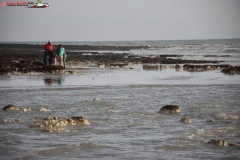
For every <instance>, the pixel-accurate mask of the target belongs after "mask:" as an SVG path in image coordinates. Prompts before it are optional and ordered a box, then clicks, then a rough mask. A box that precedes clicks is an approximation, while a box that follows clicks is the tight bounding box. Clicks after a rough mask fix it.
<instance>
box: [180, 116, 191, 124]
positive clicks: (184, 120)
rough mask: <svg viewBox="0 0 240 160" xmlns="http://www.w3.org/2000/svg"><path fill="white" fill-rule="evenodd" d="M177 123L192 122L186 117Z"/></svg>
mask: <svg viewBox="0 0 240 160" xmlns="http://www.w3.org/2000/svg"><path fill="white" fill-rule="evenodd" d="M179 121H180V122H185V123H189V122H192V121H191V119H190V118H187V117H186V118H185V117H184V118H181V119H180V120H179Z"/></svg>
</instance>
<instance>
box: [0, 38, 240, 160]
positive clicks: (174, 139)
mask: <svg viewBox="0 0 240 160" xmlns="http://www.w3.org/2000/svg"><path fill="white" fill-rule="evenodd" d="M7 43H10V42H7ZM11 43H25V44H44V42H11ZM53 43H55V42H53ZM58 43H61V44H63V45H67V44H70V45H96V46H101V45H102V46H106V45H110V46H111V45H113V46H123V45H128V46H148V48H147V49H146V48H144V47H143V48H140V49H138V50H130V51H117V50H116V51H115V50H111V51H109V50H106V51H103V50H94V52H99V53H105V54H107V53H109V52H111V53H116V54H121V53H129V54H130V55H139V56H150V57H153V58H154V57H156V56H159V55H180V57H175V58H181V59H188V60H212V61H221V62H220V64H230V65H233V66H239V65H240V39H219V40H172V41H120V42H118V41H114V42H56V44H58ZM71 52H76V54H77V52H79V50H72V51H71ZM81 52H86V54H87V53H89V52H90V51H89V50H88V51H81ZM171 58H174V57H171ZM131 65H132V69H126V68H108V67H106V68H98V67H94V66H93V67H85V66H71V67H68V66H67V69H66V70H74V71H78V69H79V68H81V70H80V71H81V72H83V74H77V75H53V74H39V75H12V76H6V75H1V76H0V105H1V107H2V108H3V107H4V106H6V105H8V104H14V105H16V106H18V107H19V108H20V109H19V110H18V111H3V110H1V111H0V159H2V160H8V159H13V160H36V159H64V160H65V159H70V160H77V159H104V160H106V159H109V160H112V159H126V160H127V159H138V160H139V159H154V160H155V159H161V160H162V159H163V160H165V159H166V160H173V159H174V160H175V159H184V160H192V159H204V160H205V159H211V160H212V159H240V147H239V146H228V147H220V146H215V145H211V144H208V141H210V140H211V139H222V140H225V141H226V142H227V143H229V144H231V143H236V144H240V74H236V75H227V74H223V73H222V72H221V71H220V70H210V71H199V72H189V71H185V70H183V68H180V70H175V69H174V68H171V67H169V68H166V69H162V70H143V69H142V66H143V64H131ZM154 65H156V64H154ZM168 65H169V66H174V65H175V64H168ZM180 65H181V66H182V65H184V64H180ZM95 98H97V99H98V100H99V101H94V99H95ZM165 105H178V106H179V107H180V109H181V112H180V113H176V114H171V113H158V111H159V110H160V109H161V108H162V107H163V106H165ZM26 107H30V108H31V110H30V111H28V112H24V111H23V108H26ZM41 108H46V109H49V111H47V112H43V111H40V110H41ZM48 116H58V117H61V118H70V117H72V116H84V117H85V118H87V119H88V121H89V122H90V125H80V124H78V125H74V126H72V125H68V126H66V128H67V129H68V130H69V132H41V131H39V129H38V128H33V127H31V125H33V124H34V122H36V121H37V120H39V119H43V118H45V117H48ZM184 117H188V118H190V119H191V122H190V123H183V122H180V121H179V120H180V119H181V118H184ZM208 120H212V122H209V121H208Z"/></svg>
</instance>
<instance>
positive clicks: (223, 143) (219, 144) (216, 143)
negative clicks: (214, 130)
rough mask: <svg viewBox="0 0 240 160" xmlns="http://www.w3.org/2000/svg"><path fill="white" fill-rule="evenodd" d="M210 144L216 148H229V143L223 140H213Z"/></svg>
mask: <svg viewBox="0 0 240 160" xmlns="http://www.w3.org/2000/svg"><path fill="white" fill-rule="evenodd" d="M208 144H213V145H216V146H221V147H226V146H228V144H227V142H226V141H224V140H221V139H212V140H210V141H209V142H208Z"/></svg>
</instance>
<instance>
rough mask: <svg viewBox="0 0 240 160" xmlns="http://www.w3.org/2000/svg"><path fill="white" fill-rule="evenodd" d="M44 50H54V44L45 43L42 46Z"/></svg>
mask: <svg viewBox="0 0 240 160" xmlns="http://www.w3.org/2000/svg"><path fill="white" fill-rule="evenodd" d="M44 50H45V51H54V46H53V45H52V44H48V43H47V44H45V46H44Z"/></svg>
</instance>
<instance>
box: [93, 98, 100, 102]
mask: <svg viewBox="0 0 240 160" xmlns="http://www.w3.org/2000/svg"><path fill="white" fill-rule="evenodd" d="M93 101H94V102H99V101H101V100H100V98H94V99H93Z"/></svg>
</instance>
